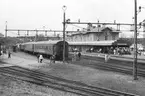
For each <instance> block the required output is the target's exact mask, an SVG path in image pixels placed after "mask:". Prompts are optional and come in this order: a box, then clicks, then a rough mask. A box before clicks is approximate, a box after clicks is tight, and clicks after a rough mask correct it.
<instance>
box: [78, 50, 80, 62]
mask: <svg viewBox="0 0 145 96" xmlns="http://www.w3.org/2000/svg"><path fill="white" fill-rule="evenodd" d="M78 57H79V60H80V58H81V52H78Z"/></svg>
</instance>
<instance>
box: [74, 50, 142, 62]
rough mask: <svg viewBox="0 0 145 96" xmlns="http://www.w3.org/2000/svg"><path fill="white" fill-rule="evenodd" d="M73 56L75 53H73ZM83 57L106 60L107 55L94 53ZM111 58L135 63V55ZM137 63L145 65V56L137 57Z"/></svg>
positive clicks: (111, 57)
mask: <svg viewBox="0 0 145 96" xmlns="http://www.w3.org/2000/svg"><path fill="white" fill-rule="evenodd" d="M71 54H73V53H71ZM82 55H86V56H93V57H100V58H105V54H103V53H93V52H92V53H82ZM109 58H110V59H116V60H124V61H132V62H133V60H134V55H113V54H110V55H109ZM137 61H138V62H140V63H145V55H137Z"/></svg>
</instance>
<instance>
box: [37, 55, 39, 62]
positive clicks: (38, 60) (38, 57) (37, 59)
mask: <svg viewBox="0 0 145 96" xmlns="http://www.w3.org/2000/svg"><path fill="white" fill-rule="evenodd" d="M37 60H38V63H39V54H37Z"/></svg>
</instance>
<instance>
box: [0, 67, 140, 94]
mask: <svg viewBox="0 0 145 96" xmlns="http://www.w3.org/2000/svg"><path fill="white" fill-rule="evenodd" d="M0 72H1V73H4V74H8V75H9V76H12V77H13V76H14V77H15V78H17V79H21V80H24V81H27V82H31V83H34V84H38V85H41V86H47V87H51V88H54V89H58V90H62V91H65V92H71V93H75V94H78V95H83V96H137V95H135V94H130V93H125V92H120V91H115V90H111V89H107V88H101V87H94V86H90V85H87V84H84V83H81V82H78V81H71V80H66V79H63V78H59V77H55V76H52V75H48V74H45V73H42V72H38V71H34V70H29V69H26V68H22V67H18V66H17V67H16V66H15V67H14V66H13V67H5V68H0Z"/></svg>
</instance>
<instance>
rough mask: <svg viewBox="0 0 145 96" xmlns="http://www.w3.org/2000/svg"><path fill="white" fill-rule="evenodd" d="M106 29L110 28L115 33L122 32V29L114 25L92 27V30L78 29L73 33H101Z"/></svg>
mask: <svg viewBox="0 0 145 96" xmlns="http://www.w3.org/2000/svg"><path fill="white" fill-rule="evenodd" d="M105 29H109V30H110V31H111V32H114V33H120V31H118V30H116V29H115V28H112V27H95V28H93V27H91V28H90V31H87V30H86V31H78V32H77V33H73V34H72V35H77V34H89V33H101V32H103V31H104V30H105Z"/></svg>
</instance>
